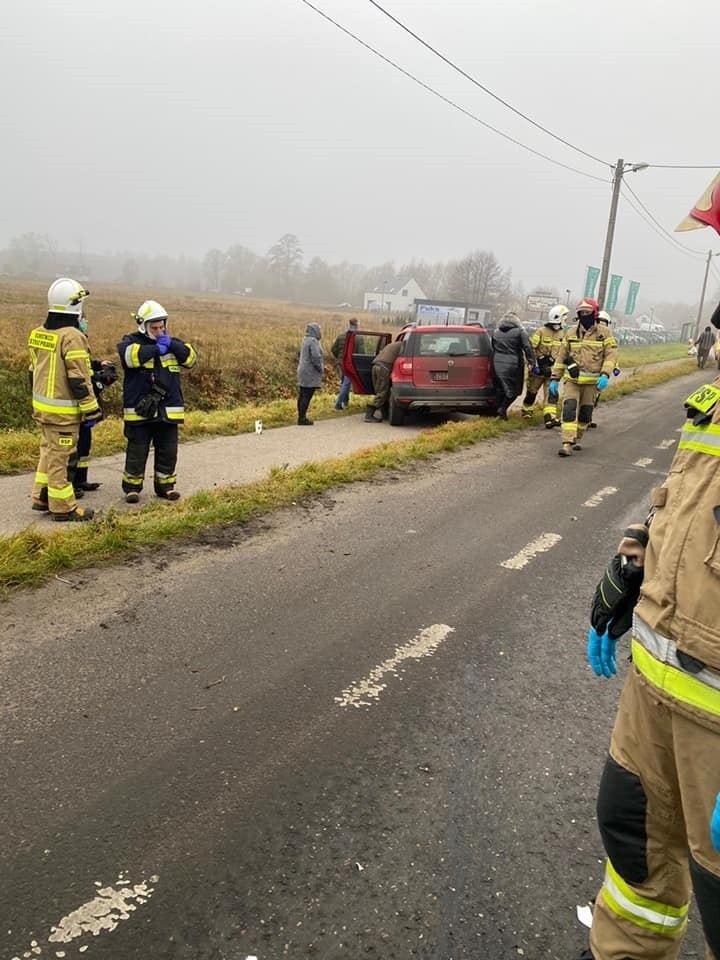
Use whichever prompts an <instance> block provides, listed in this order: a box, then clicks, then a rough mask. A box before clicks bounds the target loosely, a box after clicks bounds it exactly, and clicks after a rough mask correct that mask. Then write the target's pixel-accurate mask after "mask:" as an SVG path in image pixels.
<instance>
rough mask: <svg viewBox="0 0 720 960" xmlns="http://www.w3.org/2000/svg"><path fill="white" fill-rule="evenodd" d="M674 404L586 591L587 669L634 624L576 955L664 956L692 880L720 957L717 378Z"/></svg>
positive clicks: (611, 667)
mask: <svg viewBox="0 0 720 960" xmlns="http://www.w3.org/2000/svg"><path fill="white" fill-rule="evenodd" d="M718 325H719V326H720V313H718ZM685 410H686V415H687V419H686V421H685V426H684V428H683V430H682V433H681V436H680V441H679V443H678V450H677V453H676V454H675V458H674V460H673V462H672V464H671V466H670V471H669V473H668V476H667V479H666V480H665V483H664V484H663V485H662V486H660V487H656V488H655V489H654V490H653V492H652V510H651V513H650V516H649V518H648V519H647V520H646V521H645V523H638V524H633V525H631V526H630V527H628V528H627V529H626V530H625V532H624V536H623V539H622V540H621V542H620V545H619V548H618V555H616V557H615V558H613V561H611V564H610V566H609V567H608V571H607V572H606V574H605V576H604V577H603V580H602V581H601V583H600V584H599V585H598V588H597V590H596V593H595V600H594V602H593V608H592V613H591V624H592V625H591V627H590V629H589V631H588V640H587V656H588V661H589V663H590V667H591V668H592V670H593V672H594V673H595V674H596V675H597V676H599V677H608V678H609V677H612V676H613V675H614V674H615V673H616V669H617V667H616V646H617V642H618V640H619V639H620V638H621V636H622V635H623V634H624V632H626V631H627V630H630V629H631V631H632V632H631V634H630V636H631V643H630V652H631V664H630V667H629V668H628V673H627V677H626V680H625V684H624V687H623V690H622V693H621V696H620V703H619V705H618V710H617V715H616V718H615V725H614V729H613V732H612V737H611V740H610V750H609V755H608V757H607V759H606V762H605V768H604V771H603V774H602V777H601V780H600V787H599V793H598V799H597V821H598V826H599V828H600V834H601V838H602V842H603V846H604V848H605V852H606V854H607V862H606V867H605V878H604V882H603V885H602V888H601V890H600V892H599V894H598V896H597V898H596V900H595V908H594V911H593V918H592V927H591V930H590V950H588V951H586V952H585V953H583V955H582V960H616V958H620V957H622V958H625V957H628V958H630V957H631V958H632V960H674V958H676V957H677V956H678V955H679V953H680V949H681V941H682V938H683V935H684V933H685V931H686V929H687V924H688V911H689V907H690V899H691V895H692V893H693V892H694V894H695V900H696V902H697V906H698V910H699V913H700V918H701V921H702V926H703V932H704V934H705V941H706V945H707V949H706V953H705V956H706V957H707V958H708V960H709V958H711V957H712V958H718V957H720V506H718V501H719V500H720V496H719V491H720V444H719V442H718V441H719V440H720V377H718V378H717V379H716V380H715V381H714V383H712V384H706V385H705V386H702V387H700V389H699V390H696V391H695V392H694V393H692V394H691V395H690V396H689V397H688V398H687V400H686V401H685ZM613 567H614V569H613ZM638 596H639V602H637V601H638ZM633 607H634V610H633ZM631 612H632V618H631V617H630V613H631Z"/></svg>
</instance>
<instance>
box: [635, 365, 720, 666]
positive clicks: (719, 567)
mask: <svg viewBox="0 0 720 960" xmlns="http://www.w3.org/2000/svg"><path fill="white" fill-rule="evenodd" d="M713 386H714V387H718V388H720V378H718V379H717V380H716V381H715V382H714V384H713ZM652 502H653V507H654V516H653V520H652V524H651V526H650V539H649V542H648V546H647V550H646V554H645V578H644V581H643V585H642V589H641V593H640V601H639V603H638V605H637V608H636V610H637V614H638V616H639V617H640V618H641V620H642V621H643V622H644V623H646V624H647V625H648V626H649V627H650V629H651V630H653V631H654V632H655V633H657V634H659V635H660V636H661V637H667V638H668V639H669V640H672V641H673V642H674V643H675V644H676V645H677V648H678V650H679V651H680V652H681V653H683V654H687V655H689V656H691V657H694V658H695V659H696V660H698V661H700V662H701V663H703V664H705V665H706V666H707V667H709V668H711V669H712V670H713V671H718V672H720V402H718V403H716V404H715V407H714V409H713V410H711V411H710V420H709V422H708V423H707V424H700V425H694V424H693V423H690V422H688V423H687V425H686V426H685V427H684V428H683V431H682V434H681V437H680V443H679V445H678V451H677V453H676V454H675V458H674V459H673V462H672V464H671V465H670V471H669V473H668V476H667V479H666V481H665V483H664V485H663V486H662V487H657V488H655V489H654V490H653V492H652Z"/></svg>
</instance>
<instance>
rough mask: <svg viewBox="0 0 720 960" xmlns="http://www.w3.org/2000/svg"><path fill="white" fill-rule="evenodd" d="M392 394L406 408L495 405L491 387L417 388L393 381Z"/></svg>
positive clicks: (475, 407)
mask: <svg viewBox="0 0 720 960" xmlns="http://www.w3.org/2000/svg"><path fill="white" fill-rule="evenodd" d="M392 389H393V394H394V397H395V400H396V402H397V403H399V404H400V406H402V407H404V408H405V409H407V410H417V409H419V408H420V407H424V408H426V409H428V410H467V411H472V410H487V409H489V408H490V407H494V406H496V403H497V401H496V397H495V391H494V389H493V388H492V387H475V388H471V389H466V390H461V391H454V390H448V389H447V388H440V389H437V390H433V389H432V388H423V389H422V390H419V389H418V388H417V387H413V386H412V385H408V384H402V383H394V384H393V388H392Z"/></svg>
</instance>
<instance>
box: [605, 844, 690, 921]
mask: <svg viewBox="0 0 720 960" xmlns="http://www.w3.org/2000/svg"><path fill="white" fill-rule="evenodd" d="M602 898H603V900H604V901H605V903H606V904H607V906H608V907H609V908H610V910H612V912H613V913H615V914H617V916H619V917H623V918H624V919H625V920H629V921H630V923H634V924H635V925H636V926H638V927H642V928H643V929H644V930H651V931H652V932H653V933H657V934H659V935H660V936H661V937H677V936H680V935H681V934H682V933H683V931H684V930H685V927H686V926H687V915H688V910H689V908H690V905H689V904H685V905H684V906H682V907H671V906H670V905H669V904H667V903H660V902H659V901H657V900H649V899H648V898H647V897H642V896H640V894H639V893H637V891H635V890H633V888H632V887H631V886H630V885H629V884H627V883H626V882H625V881H624V880H623V878H622V877H621V876H620V874H619V873H618V872H617V870H616V869H615V868H614V867H613V865H612V864H611V863H610V861H609V860H608V861H607V862H606V864H605V881H604V883H603V888H602Z"/></svg>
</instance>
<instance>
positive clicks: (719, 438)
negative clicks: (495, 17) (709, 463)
mask: <svg viewBox="0 0 720 960" xmlns="http://www.w3.org/2000/svg"><path fill="white" fill-rule="evenodd" d="M678 449H679V450H694V451H695V452H696V453H706V454H708V455H709V456H711V457H720V426H718V425H717V424H715V423H709V424H707V426H700V427H696V426H694V425H693V424H692V423H688V424H686V425H685V426H684V427H683V431H682V433H681V435H680V443H679V444H678Z"/></svg>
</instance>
